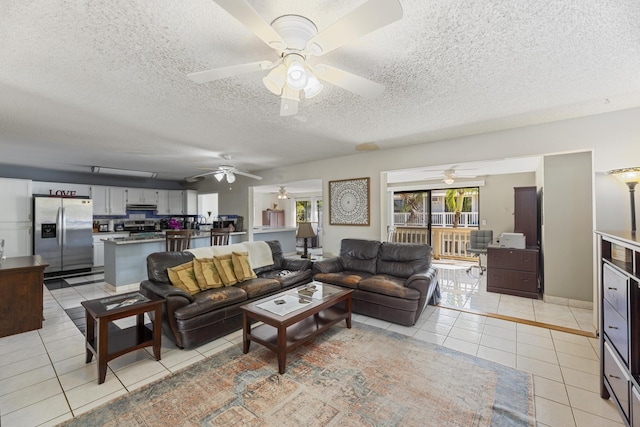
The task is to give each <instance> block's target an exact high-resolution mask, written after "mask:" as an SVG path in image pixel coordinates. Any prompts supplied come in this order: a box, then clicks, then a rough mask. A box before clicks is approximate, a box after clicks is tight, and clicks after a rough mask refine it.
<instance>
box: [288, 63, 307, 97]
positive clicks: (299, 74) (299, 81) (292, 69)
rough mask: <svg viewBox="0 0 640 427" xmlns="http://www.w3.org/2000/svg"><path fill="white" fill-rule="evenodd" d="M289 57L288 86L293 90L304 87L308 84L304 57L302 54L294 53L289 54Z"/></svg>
mask: <svg viewBox="0 0 640 427" xmlns="http://www.w3.org/2000/svg"><path fill="white" fill-rule="evenodd" d="M296 57H297V58H296ZM298 58H299V59H298ZM287 59H288V61H287V62H288V65H287V78H286V83H287V86H289V87H290V88H291V89H293V90H302V89H304V88H305V86H306V85H307V70H306V69H305V68H304V63H303V61H304V58H303V57H302V56H300V55H295V54H293V55H289V56H287Z"/></svg>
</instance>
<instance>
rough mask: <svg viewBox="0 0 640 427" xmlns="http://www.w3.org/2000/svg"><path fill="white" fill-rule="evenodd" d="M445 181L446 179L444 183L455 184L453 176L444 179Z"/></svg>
mask: <svg viewBox="0 0 640 427" xmlns="http://www.w3.org/2000/svg"><path fill="white" fill-rule="evenodd" d="M443 181H444V183H445V184H447V185H451V184H453V182H454V181H453V178H451V177H447V178H445V179H443Z"/></svg>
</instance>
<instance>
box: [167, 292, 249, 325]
mask: <svg viewBox="0 0 640 427" xmlns="http://www.w3.org/2000/svg"><path fill="white" fill-rule="evenodd" d="M246 299H247V293H246V292H245V291H243V290H242V289H239V288H236V287H234V286H230V287H225V288H218V289H210V290H208V291H202V292H200V293H199V294H198V295H197V296H196V300H195V301H194V302H192V303H191V304H189V305H186V306H184V307H181V308H179V309H177V310H176V311H175V317H176V319H178V320H185V319H190V318H192V317H195V316H198V315H200V314H202V313H207V312H209V311H212V310H217V309H219V308H222V307H226V306H228V305H231V304H235V303H238V302H242V301H245V300H246Z"/></svg>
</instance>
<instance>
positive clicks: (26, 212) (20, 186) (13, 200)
mask: <svg viewBox="0 0 640 427" xmlns="http://www.w3.org/2000/svg"><path fill="white" fill-rule="evenodd" d="M0 195H2V200H3V203H0V222H23V221H29V222H30V221H31V203H32V202H31V181H30V180H27V179H5V178H0Z"/></svg>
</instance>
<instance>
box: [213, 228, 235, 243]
mask: <svg viewBox="0 0 640 427" xmlns="http://www.w3.org/2000/svg"><path fill="white" fill-rule="evenodd" d="M230 231H231V230H229V228H212V229H211V234H210V237H209V245H210V246H222V245H228V244H229V232H230Z"/></svg>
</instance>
